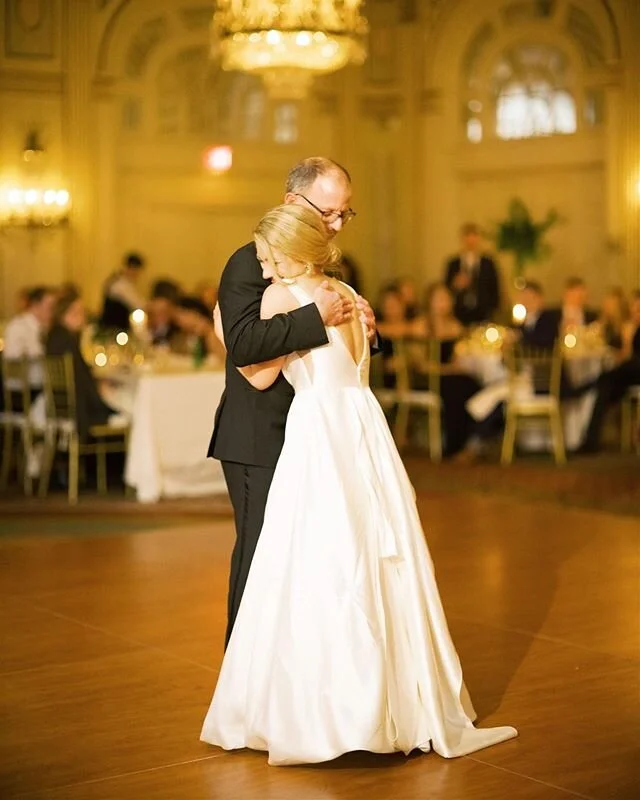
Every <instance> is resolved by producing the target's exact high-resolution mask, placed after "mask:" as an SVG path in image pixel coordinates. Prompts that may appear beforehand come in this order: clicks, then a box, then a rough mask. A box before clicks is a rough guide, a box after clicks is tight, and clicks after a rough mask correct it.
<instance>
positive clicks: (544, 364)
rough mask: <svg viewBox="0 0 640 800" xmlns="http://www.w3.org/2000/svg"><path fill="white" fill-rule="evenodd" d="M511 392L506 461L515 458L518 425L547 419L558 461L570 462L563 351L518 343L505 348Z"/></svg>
mask: <svg viewBox="0 0 640 800" xmlns="http://www.w3.org/2000/svg"><path fill="white" fill-rule="evenodd" d="M504 352H505V363H506V365H507V369H508V381H509V394H508V397H507V400H506V402H505V430H504V437H503V440H502V456H501V462H502V464H510V463H511V462H512V460H513V453H514V449H515V441H516V433H517V428H518V424H519V423H520V422H521V421H523V420H527V419H536V418H537V419H547V420H548V422H549V428H550V431H551V441H552V444H553V452H554V457H555V462H556V464H565V463H566V460H567V459H566V453H565V446H564V431H563V428H562V416H561V409H560V383H561V377H562V352H561V350H560V348H559V347H556V348H554V349H553V350H540V349H535V348H528V347H524V346H522V345H519V344H516V345H513V346H512V347H508V348H505V351H504Z"/></svg>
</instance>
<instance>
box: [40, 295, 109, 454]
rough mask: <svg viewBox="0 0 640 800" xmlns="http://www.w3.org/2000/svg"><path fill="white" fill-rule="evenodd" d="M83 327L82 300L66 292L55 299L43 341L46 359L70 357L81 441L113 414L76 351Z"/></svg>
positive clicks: (87, 367)
mask: <svg viewBox="0 0 640 800" xmlns="http://www.w3.org/2000/svg"><path fill="white" fill-rule="evenodd" d="M85 324H86V313H85V308H84V303H83V302H82V298H81V297H80V296H79V295H78V294H77V293H75V292H69V293H67V294H65V295H62V296H61V297H59V298H58V301H57V303H56V307H55V311H54V325H53V327H52V328H51V330H50V331H49V334H48V336H47V340H46V346H45V349H46V354H47V355H48V356H62V355H65V354H66V353H70V354H71V356H72V358H73V372H74V381H75V393H76V422H77V426H78V436H79V437H80V440H81V441H86V440H87V439H88V438H89V428H90V427H91V426H92V425H104V424H106V423H107V422H108V420H109V417H110V416H111V415H112V414H116V413H117V412H116V411H115V410H114V409H112V408H111V407H110V406H108V405H107V404H106V403H105V402H104V400H103V399H102V398H101V397H100V393H99V391H98V385H97V383H96V380H95V378H94V377H93V374H92V372H91V369H90V367H89V365H88V364H87V362H86V361H85V360H84V358H83V357H82V352H81V351H80V335H81V333H82V329H83V328H84V326H85Z"/></svg>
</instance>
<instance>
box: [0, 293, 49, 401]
mask: <svg viewBox="0 0 640 800" xmlns="http://www.w3.org/2000/svg"><path fill="white" fill-rule="evenodd" d="M54 302H55V294H54V291H53V289H49V288H47V287H46V286H36V287H34V288H33V289H30V290H29V291H28V293H27V300H26V306H27V307H26V310H25V311H23V312H22V313H20V314H18V315H17V316H15V317H13V319H12V320H10V321H9V322H8V324H7V327H6V328H5V332H4V353H3V357H4V358H6V359H7V360H8V361H11V360H18V359H21V358H33V359H37V358H40V357H42V356H43V355H44V337H45V335H46V333H47V331H48V329H49V326H50V325H51V317H52V314H53V305H54ZM28 375H29V386H30V390H31V396H32V398H34V397H35V396H36V395H37V394H38V393H39V392H40V391H41V389H42V368H41V365H40V364H38V363H34V364H31V365H30V367H29V373H28ZM7 388H9V389H11V391H15V392H16V393H19V392H20V390H21V389H22V387H21V386H19V385H11V384H9V386H8V387H7ZM16 399H17V397H16Z"/></svg>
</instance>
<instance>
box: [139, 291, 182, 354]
mask: <svg viewBox="0 0 640 800" xmlns="http://www.w3.org/2000/svg"><path fill="white" fill-rule="evenodd" d="M179 299H180V288H179V286H178V284H177V283H174V282H173V281H170V280H159V281H156V282H155V283H154V284H153V287H152V289H151V299H150V300H149V303H148V304H147V310H148V313H149V322H148V330H149V334H150V336H151V344H152V345H154V347H161V346H163V347H169V348H171V346H172V342H173V340H174V339H175V338H176V336H177V335H178V334H179V333H180V328H179V327H178V325H177V324H176V321H175V315H176V307H177V303H178V300H179Z"/></svg>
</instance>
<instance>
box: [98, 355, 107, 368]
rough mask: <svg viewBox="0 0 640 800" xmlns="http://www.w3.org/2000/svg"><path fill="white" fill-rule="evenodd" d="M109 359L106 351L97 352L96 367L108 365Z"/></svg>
mask: <svg viewBox="0 0 640 800" xmlns="http://www.w3.org/2000/svg"><path fill="white" fill-rule="evenodd" d="M107 361H108V359H107V354H106V353H96V357H95V362H96V367H106V366H107Z"/></svg>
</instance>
